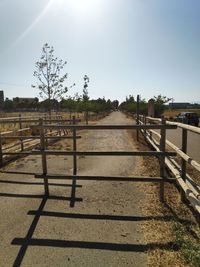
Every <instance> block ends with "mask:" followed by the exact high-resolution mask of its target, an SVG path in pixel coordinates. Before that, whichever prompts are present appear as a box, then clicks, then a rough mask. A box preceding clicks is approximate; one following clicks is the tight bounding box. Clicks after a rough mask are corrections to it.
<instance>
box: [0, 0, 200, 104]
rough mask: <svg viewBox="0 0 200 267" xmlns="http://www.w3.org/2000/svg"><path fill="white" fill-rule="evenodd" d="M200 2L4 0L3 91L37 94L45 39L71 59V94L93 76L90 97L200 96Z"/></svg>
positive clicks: (0, 14) (0, 11)
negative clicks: (38, 65)
mask: <svg viewBox="0 0 200 267" xmlns="http://www.w3.org/2000/svg"><path fill="white" fill-rule="evenodd" d="M199 14H200V1H199V0H28V1H27V0H0V89H1V90H4V94H5V97H9V98H12V97H16V96H18V97H37V96H38V95H39V92H38V90H37V89H35V88H32V87H31V84H35V83H36V80H35V78H34V77H33V72H34V70H35V62H36V61H37V60H39V58H40V56H41V50H42V46H43V45H44V43H46V42H47V43H48V44H49V45H51V46H53V47H54V49H55V55H56V56H57V57H58V58H61V59H63V60H66V61H67V65H66V66H65V70H66V72H67V73H68V79H67V82H66V85H67V86H70V85H71V84H73V83H76V86H75V87H73V88H71V89H70V90H69V91H68V96H73V95H74V94H75V93H76V92H78V93H81V92H82V88H83V77H84V75H85V74H87V75H88V76H89V77H90V83H89V87H88V91H89V95H90V97H91V98H98V97H103V96H104V97H105V98H110V99H111V100H114V99H118V100H120V101H123V100H125V97H126V96H128V95H130V94H131V95H134V96H135V97H136V95H137V94H139V95H141V97H142V98H145V99H146V100H148V99H150V98H152V97H153V96H157V95H159V94H162V95H165V96H167V97H169V98H173V99H174V101H175V102H199V101H200V15H199Z"/></svg>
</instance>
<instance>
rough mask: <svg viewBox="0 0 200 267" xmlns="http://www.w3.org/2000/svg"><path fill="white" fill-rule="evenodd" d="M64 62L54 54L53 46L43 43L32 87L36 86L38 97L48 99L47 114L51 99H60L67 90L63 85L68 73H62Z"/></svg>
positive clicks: (50, 106)
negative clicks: (34, 83)
mask: <svg viewBox="0 0 200 267" xmlns="http://www.w3.org/2000/svg"><path fill="white" fill-rule="evenodd" d="M66 64H67V62H66V61H63V60H62V59H58V58H57V57H55V56H54V48H53V46H49V45H48V43H46V44H44V46H43V48H42V55H41V57H40V60H39V61H37V62H36V64H35V66H36V70H35V71H34V73H33V76H34V77H36V79H37V82H36V84H37V85H32V87H33V88H38V89H39V91H40V92H39V95H40V97H41V98H42V99H44V100H46V99H47V100H48V110H49V114H51V108H52V102H53V101H52V100H60V99H61V98H62V97H63V96H64V95H65V94H66V93H67V91H68V87H66V86H65V85H64V82H65V80H66V79H67V76H68V74H67V73H63V74H62V70H63V68H64V66H65V65H66ZM74 85H75V84H74ZM74 85H73V86H74Z"/></svg>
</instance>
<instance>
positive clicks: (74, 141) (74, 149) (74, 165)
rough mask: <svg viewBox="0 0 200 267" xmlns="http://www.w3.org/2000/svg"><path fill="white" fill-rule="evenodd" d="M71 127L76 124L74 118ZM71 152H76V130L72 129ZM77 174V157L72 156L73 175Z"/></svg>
mask: <svg viewBox="0 0 200 267" xmlns="http://www.w3.org/2000/svg"><path fill="white" fill-rule="evenodd" d="M72 121H73V125H75V124H76V118H75V116H73V119H72ZM73 151H76V129H75V128H74V129H73ZM76 174H77V156H76V155H74V156H73V175H76Z"/></svg>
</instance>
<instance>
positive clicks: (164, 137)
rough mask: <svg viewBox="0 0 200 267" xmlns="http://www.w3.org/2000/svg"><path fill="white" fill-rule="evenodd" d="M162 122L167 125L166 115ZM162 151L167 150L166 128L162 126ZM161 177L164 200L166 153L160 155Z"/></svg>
mask: <svg viewBox="0 0 200 267" xmlns="http://www.w3.org/2000/svg"><path fill="white" fill-rule="evenodd" d="M161 123H162V124H163V125H166V121H165V119H164V117H162V120H161ZM160 135H161V136H160V151H162V152H165V144H166V128H162V129H161V132H160ZM160 177H162V178H163V180H162V181H161V183H160V201H162V202H163V201H164V193H165V192H164V186H165V181H164V180H165V155H163V156H160Z"/></svg>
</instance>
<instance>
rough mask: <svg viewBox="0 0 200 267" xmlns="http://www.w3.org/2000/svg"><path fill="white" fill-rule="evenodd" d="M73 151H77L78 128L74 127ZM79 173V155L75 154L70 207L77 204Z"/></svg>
mask: <svg viewBox="0 0 200 267" xmlns="http://www.w3.org/2000/svg"><path fill="white" fill-rule="evenodd" d="M72 123H73V125H75V124H76V118H75V116H73V118H72ZM73 151H74V152H75V151H76V129H75V128H74V129H73ZM76 174H77V156H76V155H74V156H73V178H72V191H71V202H70V207H74V204H75V194H76V177H74V175H76Z"/></svg>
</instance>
